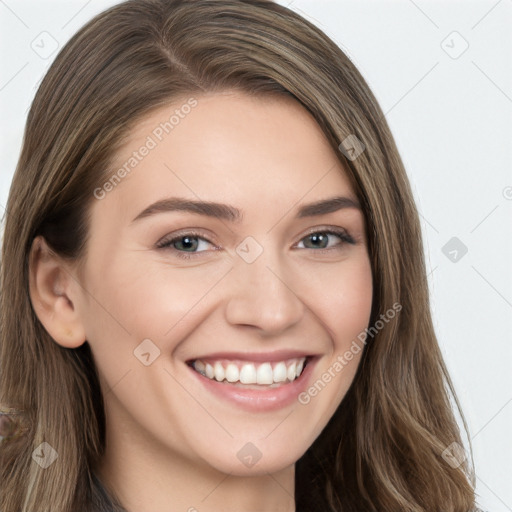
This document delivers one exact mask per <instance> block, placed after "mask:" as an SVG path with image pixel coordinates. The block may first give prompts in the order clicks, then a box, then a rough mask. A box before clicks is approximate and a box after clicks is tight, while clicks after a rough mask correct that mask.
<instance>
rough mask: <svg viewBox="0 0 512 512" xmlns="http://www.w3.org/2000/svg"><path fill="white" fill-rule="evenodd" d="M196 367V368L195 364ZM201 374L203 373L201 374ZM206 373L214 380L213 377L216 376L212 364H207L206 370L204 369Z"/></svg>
mask: <svg viewBox="0 0 512 512" xmlns="http://www.w3.org/2000/svg"><path fill="white" fill-rule="evenodd" d="M194 366H195V363H194ZM196 370H197V368H196ZM199 373H201V372H199ZM204 373H205V374H206V376H207V377H208V378H209V379H213V377H214V376H215V372H214V370H213V366H212V365H211V364H210V363H206V368H205V369H204Z"/></svg>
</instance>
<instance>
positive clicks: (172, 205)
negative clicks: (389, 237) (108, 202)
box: [132, 196, 361, 223]
mask: <svg viewBox="0 0 512 512" xmlns="http://www.w3.org/2000/svg"><path fill="white" fill-rule="evenodd" d="M344 208H355V209H357V210H361V206H360V204H359V202H358V201H356V200H354V199H351V198H350V197H345V196H336V197H331V198H329V199H322V200H320V201H316V202H314V203H310V204H306V205H303V206H301V207H300V208H299V210H298V212H297V218H304V217H317V216H320V215H325V214H327V213H332V212H335V211H338V210H342V209H344ZM177 211H183V212H189V213H195V214H198V215H205V216H207V217H214V218H217V219H222V220H227V221H230V222H241V221H242V219H243V214H242V212H241V211H240V210H239V209H238V208H235V207H234V206H230V205H227V204H223V203H215V202H211V201H195V200H191V199H184V198H180V197H169V198H166V199H161V200H159V201H156V202H155V203H153V204H151V205H150V206H148V207H147V208H145V209H144V210H143V211H141V212H140V213H139V214H138V215H137V216H136V217H135V218H134V219H133V220H132V223H133V222H136V221H138V220H140V219H144V218H147V217H150V216H152V215H155V214H158V213H166V212H177Z"/></svg>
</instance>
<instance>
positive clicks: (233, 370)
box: [226, 363, 240, 382]
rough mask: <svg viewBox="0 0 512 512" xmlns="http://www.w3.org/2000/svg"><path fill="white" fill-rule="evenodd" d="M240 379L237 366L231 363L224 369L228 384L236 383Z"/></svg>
mask: <svg viewBox="0 0 512 512" xmlns="http://www.w3.org/2000/svg"><path fill="white" fill-rule="evenodd" d="M239 377H240V371H239V370H238V366H237V365H236V364H233V363H229V364H228V366H227V368H226V380H227V381H228V382H236V381H237V380H238V379H239Z"/></svg>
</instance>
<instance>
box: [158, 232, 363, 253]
mask: <svg viewBox="0 0 512 512" xmlns="http://www.w3.org/2000/svg"><path fill="white" fill-rule="evenodd" d="M318 234H320V235H335V236H337V237H339V238H340V240H341V243H340V244H336V245H335V246H333V247H328V248H321V249H313V248H310V247H305V249H309V250H312V251H316V252H322V253H323V252H325V251H331V250H333V249H336V248H340V246H341V247H343V246H344V245H345V244H350V245H354V244H355V241H354V239H353V238H352V237H351V236H350V235H349V234H348V233H347V232H346V231H345V230H344V229H333V228H328V229H316V230H314V231H310V232H309V233H307V234H306V235H305V236H303V237H302V238H301V239H300V241H299V242H302V241H303V240H304V239H305V238H307V237H309V236H312V235H318ZM183 238H199V239H201V240H204V241H205V242H208V243H209V244H212V245H214V244H213V243H212V242H210V240H208V239H207V238H206V237H204V236H203V234H202V233H199V232H197V231H187V232H185V233H183V234H179V235H177V236H174V237H173V238H171V239H165V238H164V239H163V240H162V241H160V242H158V243H157V244H156V248H157V249H162V250H170V251H172V252H174V253H175V254H176V256H177V257H178V258H182V259H184V260H190V259H192V258H195V257H196V256H197V255H199V254H201V253H202V252H205V251H199V252H197V251H196V252H186V251H180V250H178V249H175V248H173V247H172V245H173V244H175V243H176V242H179V241H180V240H182V239H183Z"/></svg>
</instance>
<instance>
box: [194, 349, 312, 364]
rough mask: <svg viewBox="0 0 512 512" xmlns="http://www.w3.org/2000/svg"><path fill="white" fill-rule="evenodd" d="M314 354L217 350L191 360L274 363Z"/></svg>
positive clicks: (294, 351)
mask: <svg viewBox="0 0 512 512" xmlns="http://www.w3.org/2000/svg"><path fill="white" fill-rule="evenodd" d="M313 355H314V354H311V353H308V352H305V351H302V350H274V351H272V352H215V353H211V354H204V355H202V356H198V357H194V358H192V359H189V362H192V361H196V360H198V359H200V360H207V359H228V360H241V361H254V362H261V363H264V362H268V363H272V362H275V361H286V360H287V359H295V358H297V359H298V358H301V357H311V356H313Z"/></svg>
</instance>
